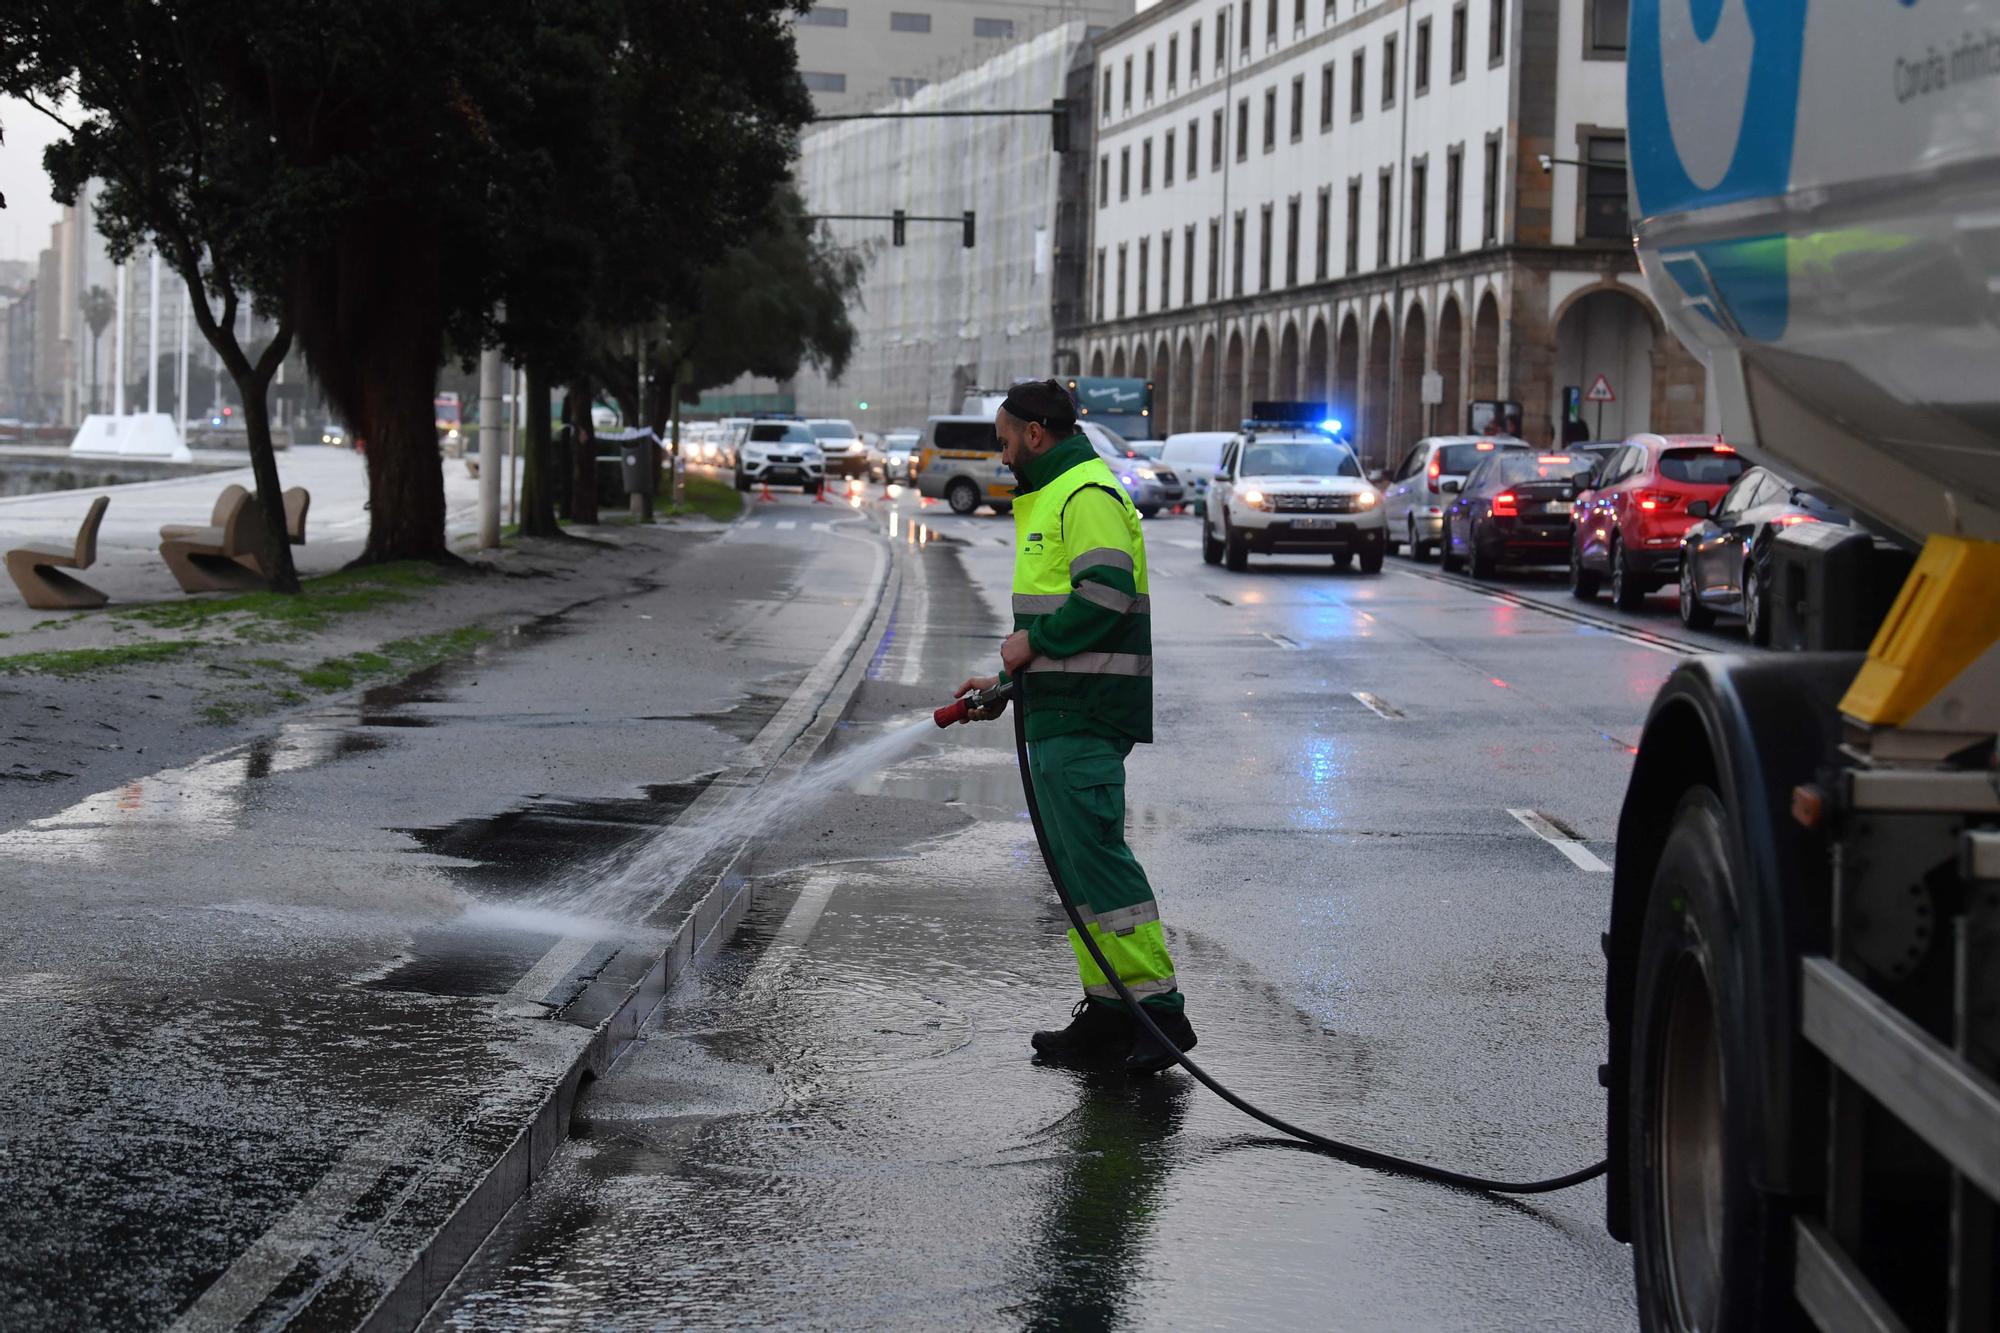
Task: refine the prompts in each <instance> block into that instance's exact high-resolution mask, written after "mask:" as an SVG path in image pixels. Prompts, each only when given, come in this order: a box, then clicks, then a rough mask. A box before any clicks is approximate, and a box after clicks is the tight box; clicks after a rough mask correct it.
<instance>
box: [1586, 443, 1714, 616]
mask: <svg viewBox="0 0 2000 1333" xmlns="http://www.w3.org/2000/svg"><path fill="white" fill-rule="evenodd" d="M1747 466H1748V465H1747V464H1746V463H1744V461H1743V459H1742V457H1741V456H1740V455H1738V454H1737V452H1736V450H1735V448H1734V447H1733V446H1731V445H1729V444H1727V443H1726V442H1724V441H1723V440H1722V439H1721V438H1720V437H1719V436H1715V435H1652V434H1644V435H1634V436H1632V437H1631V438H1630V439H1628V440H1626V441H1625V443H1624V444H1623V445H1622V446H1621V447H1620V448H1619V450H1618V452H1617V453H1615V454H1613V455H1612V456H1611V457H1610V458H1609V459H1608V460H1606V461H1605V462H1604V463H1603V464H1601V465H1600V466H1599V467H1598V469H1597V470H1596V472H1595V475H1594V476H1593V477H1592V478H1591V479H1590V480H1589V481H1588V482H1587V483H1586V485H1587V487H1588V492H1587V494H1585V495H1583V496H1582V497H1580V498H1579V500H1578V503H1577V507H1576V513H1575V515H1574V517H1573V521H1572V523H1571V533H1570V553H1569V569H1570V574H1569V587H1570V591H1571V592H1572V593H1574V594H1575V595H1576V596H1577V597H1578V598H1580V599H1582V600H1584V601H1588V600H1590V599H1591V598H1593V597H1595V596H1596V595H1597V589H1598V586H1599V585H1600V584H1601V583H1602V582H1603V581H1604V580H1605V579H1606V578H1607V577H1608V578H1609V579H1610V581H1611V600H1612V601H1613V602H1614V603H1616V604H1617V605H1618V606H1619V607H1621V608H1622V609H1624V610H1627V611H1634V610H1637V609H1638V608H1639V606H1640V605H1641V604H1643V603H1644V601H1645V600H1646V594H1647V593H1649V592H1651V591H1653V590H1654V589H1655V588H1660V587H1664V586H1665V585H1666V584H1669V583H1672V582H1674V581H1675V580H1676V579H1678V578H1679V577H1680V567H1681V536H1682V534H1684V533H1685V532H1686V531H1687V530H1688V528H1689V526H1690V525H1691V524H1692V523H1693V522H1694V521H1695V520H1694V519H1693V518H1692V517H1691V516H1690V515H1689V514H1688V508H1687V507H1688V506H1689V505H1690V504H1693V503H1694V502H1695V501H1697V500H1700V501H1704V502H1705V503H1706V504H1708V505H1711V506H1712V505H1714V504H1715V502H1716V501H1717V500H1720V499H1721V498H1722V494H1723V492H1724V491H1726V490H1728V489H1729V485H1730V483H1731V482H1733V481H1735V480H1736V479H1737V478H1738V477H1740V476H1742V475H1743V472H1744V470H1745V468H1746V467H1747Z"/></svg>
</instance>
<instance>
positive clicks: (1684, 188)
mask: <svg viewBox="0 0 2000 1333" xmlns="http://www.w3.org/2000/svg"><path fill="white" fill-rule="evenodd" d="M1805 21H1806V0H1632V22H1631V37H1630V42H1631V47H1630V50H1629V51H1628V52H1627V62H1626V94H1625V96H1626V108H1625V110H1626V119H1627V124H1628V126H1629V131H1628V132H1629V134H1630V137H1631V147H1630V154H1631V164H1632V183H1633V188H1634V193H1635V194H1636V196H1637V201H1638V205H1639V212H1640V215H1641V216H1642V217H1656V216H1659V215H1661V214H1666V213H1681V212H1690V211H1700V210H1703V209H1709V208H1714V207H1717V206H1719V205H1723V204H1731V203H1738V202H1742V201H1747V200H1755V199H1768V198H1772V197H1774V196H1777V195H1781V194H1783V193H1784V192H1785V190H1786V188H1787V186H1788V185H1789V183H1790V180H1791V170H1792V143H1793V138H1794V135H1795V133H1796V131H1797V128H1798V109H1799V74H1800V64H1801V57H1802V56H1803V54H1804V49H1805ZM1786 248H1787V247H1786V242H1785V239H1784V237H1783V236H1782V235H1775V234H1774V235H1761V236H1746V237H1741V238H1737V239H1735V240H1731V241H1725V242H1719V243H1705V244H1702V245H1698V246H1693V247H1690V248H1689V249H1688V250H1687V251H1685V252H1682V253H1683V257H1682V258H1679V259H1676V260H1675V261H1673V262H1669V263H1667V264H1666V265H1665V267H1666V268H1667V271H1668V272H1669V273H1671V274H1672V275H1673V277H1674V279H1675V281H1677V282H1679V283H1680V284H1681V285H1682V287H1683V288H1684V289H1685V290H1686V291H1687V294H1688V297H1689V299H1690V301H1691V302H1692V304H1693V305H1694V306H1695V308H1696V309H1698V310H1701V311H1702V312H1703V313H1704V314H1706V315H1708V316H1709V317H1710V318H1713V319H1717V320H1718V322H1722V323H1726V324H1731V325H1733V326H1735V327H1737V328H1738V329H1740V330H1741V331H1742V332H1743V333H1744V334H1746V335H1747V336H1749V337H1751V338H1756V339H1770V338H1776V337H1778V336H1779V335H1780V334H1782V333H1783V332H1784V329H1785V323H1786V319H1787V316H1788V309H1787V307H1788V305H1789V301H1788V292H1787V281H1786V277H1787V274H1786Z"/></svg>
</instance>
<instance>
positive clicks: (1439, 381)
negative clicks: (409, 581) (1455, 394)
mask: <svg viewBox="0 0 2000 1333" xmlns="http://www.w3.org/2000/svg"><path fill="white" fill-rule="evenodd" d="M1422 397H1423V401H1424V402H1425V403H1427V404H1431V405H1435V404H1438V403H1441V402H1443V401H1444V376H1443V375H1442V374H1441V373H1439V372H1438V371H1435V370H1429V371H1425V372H1424V383H1423V394H1422Z"/></svg>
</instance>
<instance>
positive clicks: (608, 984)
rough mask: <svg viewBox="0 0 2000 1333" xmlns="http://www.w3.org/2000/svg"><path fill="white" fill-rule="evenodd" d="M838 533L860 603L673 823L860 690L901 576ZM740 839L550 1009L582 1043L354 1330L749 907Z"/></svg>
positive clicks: (375, 1319)
mask: <svg viewBox="0 0 2000 1333" xmlns="http://www.w3.org/2000/svg"><path fill="white" fill-rule="evenodd" d="M842 535H843V536H847V537H848V539H849V540H865V541H868V542H870V543H871V544H872V545H874V546H875V548H876V555H877V564H876V569H875V572H874V575H873V576H872V578H871V580H870V584H869V588H868V590H867V591H866V592H865V593H863V594H862V596H861V598H860V599H859V601H860V608H859V609H858V610H857V612H856V614H855V617H854V619H853V621H852V622H850V625H849V628H848V630H847V631H846V632H845V633H844V634H843V635H842V636H841V638H840V639H839V640H838V641H836V642H835V643H834V644H833V646H832V647H831V648H829V649H828V650H827V652H826V654H825V655H824V656H823V657H821V659H820V661H819V663H818V664H817V665H815V666H814V667H813V669H812V670H811V671H810V672H808V673H807V675H806V679H805V680H804V681H803V682H801V684H800V686H799V688H798V689H797V690H795V691H794V692H793V694H792V696H791V697H790V698H788V699H787V700H786V701H785V704H784V705H783V706H782V707H781V708H780V709H779V710H778V712H777V714H776V715H775V716H773V717H772V719H771V721H770V722H769V723H768V724H766V726H765V728H764V730H763V731H762V732H760V733H759V734H758V736H757V738H756V740H754V741H753V742H751V754H750V756H749V758H748V759H747V760H746V761H745V762H743V763H741V764H739V765H737V766H736V767H734V768H732V769H730V770H728V771H727V772H725V773H724V774H723V775H722V776H721V777H719V778H718V779H717V780H716V781H714V782H712V783H710V784H709V786H708V788H707V789H706V790H705V791H704V792H703V796H702V799H700V800H697V801H696V802H695V803H694V804H693V805H691V806H689V807H688V808H687V810H685V811H683V812H682V814H681V816H680V818H681V819H683V820H686V819H699V818H701V817H702V815H703V814H704V813H705V809H704V803H705V802H707V798H708V797H709V795H710V794H711V793H715V794H716V798H715V802H714V803H715V804H719V803H720V802H721V801H722V800H723V799H725V797H726V795H728V794H733V793H735V792H738V791H741V790H743V789H745V788H746V787H754V786H759V785H762V784H763V783H765V782H768V781H770V780H771V779H772V778H773V777H777V776H780V775H784V774H789V773H792V772H796V771H798V770H799V769H802V768H804V767H805V765H806V764H807V763H808V762H809V761H810V760H811V759H812V757H813V755H814V754H815V753H817V752H818V750H819V748H820V745H821V744H822V743H823V742H824V741H825V740H826V738H827V736H828V735H829V734H831V732H832V730H833V728H834V726H835V725H836V724H837V723H838V722H839V720H840V716H841V714H842V713H843V712H844V711H845V710H846V707H847V703H848V701H849V700H850V699H851V698H852V697H853V695H854V692H855V690H856V689H858V688H859V687H860V684H861V681H862V679H863V677H864V675H865V674H866V671H867V668H868V664H869V661H870V659H871V657H872V656H873V654H872V645H873V644H875V643H876V642H877V641H879V640H880V638H881V637H882V634H883V632H884V631H885V630H886V628H887V625H888V620H889V617H890V614H891V613H892V612H893V610H894V608H895V603H896V596H895V594H896V592H897V591H898V590H899V588H900V586H901V581H902V573H901V569H900V567H899V564H898V561H897V558H896V555H895V553H894V552H893V551H892V549H891V548H890V546H889V544H888V543H887V542H886V541H885V540H882V539H879V538H875V537H868V538H861V537H856V536H852V535H849V534H842ZM677 822H678V821H677ZM748 843H749V839H748V838H745V839H743V840H740V841H738V842H737V843H735V844H734V845H733V846H731V847H729V848H728V849H727V850H726V852H724V853H722V854H720V856H719V857H711V858H710V859H709V860H708V861H706V862H704V863H703V865H702V866H696V867H690V868H689V873H688V875H686V876H684V877H683V879H682V881H681V882H680V884H678V885H676V886H675V887H674V889H673V890H672V892H671V893H670V895H669V899H668V908H669V910H677V911H680V912H681V913H682V915H681V920H680V924H679V925H678V926H677V927H675V928H674V930H673V934H672V938H671V940H670V941H669V942H668V944H667V945H666V946H665V947H664V948H663V949H661V950H660V951H659V952H658V953H656V954H655V953H652V952H651V951H648V952H647V953H636V952H630V951H626V952H621V953H618V954H614V955H613V956H612V957H611V958H610V959H609V960H607V961H606V962H605V963H604V965H603V966H602V967H601V968H600V969H599V970H598V971H597V973H596V974H595V976H593V977H592V978H590V980H589V981H588V983H587V984H586V985H585V986H584V988H583V990H582V991H581V992H580V993H579V994H577V995H576V997H575V998H574V999H571V1000H570V1001H569V1002H568V1003H566V1004H565V1005H564V1006H563V1008H562V1009H561V1010H560V1011H558V1012H557V1013H556V1014H555V1015H553V1020H554V1021H558V1022H565V1023H571V1024H574V1025H576V1026H580V1027H584V1028H588V1029H590V1031H591V1034H592V1035H591V1039H590V1043H589V1045H588V1046H586V1047H585V1048H584V1050H583V1051H582V1052H581V1053H580V1054H579V1055H578V1056H577V1058H576V1059H575V1060H574V1061H573V1062H572V1063H571V1064H570V1066H569V1068H568V1069H566V1070H565V1071H564V1072H563V1074H562V1076H561V1077H560V1078H559V1079H557V1081H556V1084H555V1086H554V1087H553V1088H551V1089H550V1091H549V1094H548V1096H547V1097H546V1098H545V1099H544V1100H543V1102H542V1104H541V1106H540V1107H539V1108H538V1109H537V1110H536V1112H535V1114H534V1115H533V1117H532V1118H531V1119H530V1120H529V1121H528V1123H527V1124H525V1125H523V1126H522V1128H521V1130H520V1132H519V1133H518V1134H517V1135H516V1136H515V1138H514V1140H513V1142H512V1143H511V1144H509V1146H508V1147H507V1149H506V1150H505V1151H504V1152H503V1153H502V1154H501V1156H500V1159H499V1160H498V1161H497V1162H495V1163H494V1164H493V1165H492V1166H491V1167H489V1168H488V1169H487V1171H486V1172H485V1174H484V1175H483V1176H482V1177H481V1178H480V1180H479V1182H478V1184H477V1185H475V1186H474V1187H473V1189H472V1191H471V1192H470V1193H469V1194H468V1195H467V1196H466V1197H465V1199H464V1200H463V1201H461V1202H460V1203H459V1205H458V1207H457V1208H455V1209H454V1210H453V1211H452V1213H451V1215H450V1217H448V1218H447V1219H446V1220H445V1221H444V1222H443V1223H442V1224H441V1225H440V1226H439V1227H438V1228H437V1229H436V1231H434V1232H433V1233H432V1235H431V1237H430V1239H429V1240H428V1241H426V1242H425V1243H424V1245H423V1246H422V1247H421V1248H420V1249H419V1250H418V1251H417V1252H416V1253H414V1254H413V1255H411V1256H410V1262H409V1265H408V1266H407V1267H406V1268H405V1269H404V1271H403V1273H402V1276H401V1277H399V1278H397V1279H396V1280H395V1281H394V1282H393V1283H392V1284H391V1285H390V1287H389V1290H388V1291H387V1292H386V1293H385V1294H384V1295H383V1296H382V1297H381V1299H380V1300H379V1301H378V1302H377V1303H376V1305H375V1307H374V1308H373V1309H372V1310H370V1311H369V1313H368V1315H367V1317H366V1318H364V1319H363V1320H362V1321H361V1323H360V1324H359V1325H358V1327H359V1328H360V1329H363V1330H366V1331H367V1333H378V1331H385V1330H392V1329H413V1328H415V1327H416V1326H417V1325H418V1324H419V1323H420V1322H421V1321H422V1320H423V1318H424V1317H425V1315H426V1314H427V1313H428V1312H429V1311H430V1309H431V1307H432V1306H433V1305H435V1304H436V1303H437V1301H438V1299H439V1298H440V1297H441V1296H443V1295H444V1294H445V1292H446V1290H447V1289H448V1288H449V1287H450V1286H451V1284H452V1282H453V1281H454V1280H455V1279H456V1278H457V1276H458V1274H459V1271H460V1270H461V1269H463V1268H464V1266H465V1264H466V1263H467V1261H468V1260H470V1259H471V1258H472V1256H473V1254H474V1252H476V1251H477V1250H478V1249H479V1247H480V1246H481V1245H482V1244H484V1243H485V1241H486V1238H487V1237H488V1236H489V1235H490V1234H491V1233H492V1231H493V1229H494V1227H496V1226H497V1225H498V1224H499V1223H500V1221H501V1219H502V1218H504V1217H505V1216H506V1215H507V1213H508V1211H509V1210H511V1209H512V1208H513V1206H514V1205H515V1203H517V1202H518V1201H519V1200H520V1199H521V1198H522V1197H523V1196H525V1195H526V1194H527V1193H528V1191H529V1190H530V1189H531V1188H533V1186H534V1183H535V1181H536V1180H538V1179H540V1177H541V1175H542V1173H543V1171H544V1170H545V1169H546V1168H547V1166H548V1163H549V1159H550V1158H552V1157H553V1156H554V1155H555V1152H556V1149H557V1148H558V1147H560V1146H561V1145H562V1143H563V1142H564V1141H565V1140H566V1139H567V1138H568V1137H569V1132H570V1117H571V1115H572V1113H573V1111H574V1109H575V1106H576V1098H577V1094H578V1093H579V1092H580V1091H581V1090H582V1087H583V1084H584V1081H585V1079H586V1078H591V1079H594V1078H597V1077H599V1076H600V1075H602V1074H603V1073H604V1072H605V1071H606V1070H608V1069H609V1068H610V1067H611V1065H612V1064H613V1063H615V1062H616V1061H617V1059H618V1057H619V1056H620V1055H622V1054H623V1053H624V1050H625V1048H626V1047H627V1046H628V1045H629V1044H630V1043H631V1042H632V1041H633V1040H634V1039H635V1038H636V1037H637V1036H638V1034H639V1030H640V1029H641V1028H642V1027H643V1026H644V1025H645V1023H646V1021H647V1019H648V1018H650V1017H651V1015H652V1013H653V1011H654V1010H655V1009H657V1008H658V1007H659V1005H660V1004H661V1003H662V1002H663V1001H664V1000H665V998H666V996H667V993H668V992H669V991H670V990H671V989H672V988H673V986H674V985H675V983H676V982H677V981H678V980H679V979H680V977H681V976H682V975H683V973H684V972H685V971H686V969H687V968H688V966H689V965H690V964H691V963H693V962H694V961H695V960H696V959H697V958H699V957H700V956H702V955H703V954H704V953H706V952H708V951H709V950H711V949H713V948H714V947H716V946H717V945H719V944H720V943H721V941H722V940H723V939H724V938H725V937H726V936H727V935H728V933H729V931H730V930H731V929H733V928H734V927H735V926H736V924H737V923H738V922H740V921H741V920H742V919H743V916H744V914H745V913H746V912H748V910H749V908H750V903H751V900H752V898H753V896H754V895H753V892H752V890H751V888H750V885H749V882H748V881H747V880H746V879H745V878H744V877H743V876H742V875H741V874H740V873H739V872H738V870H737V863H738V861H739V860H740V859H741V857H742V854H743V851H744V849H745V847H747V845H748ZM717 859H720V860H721V861H722V865H721V867H720V869H718V870H715V871H713V872H712V873H708V874H701V873H699V872H701V871H702V870H703V869H704V868H705V867H707V866H712V865H714V864H715V862H716V860H717ZM691 880H692V881H694V882H693V883H690V881H691ZM557 947H558V948H560V947H562V946H561V945H558V946H557ZM531 1021H550V1020H546V1019H539V1020H531ZM386 1221H387V1219H385V1222H386ZM298 1317H299V1318H300V1319H301V1320H302V1321H303V1323H304V1324H306V1325H317V1324H319V1323H320V1322H322V1320H321V1319H320V1318H317V1317H315V1311H314V1309H313V1307H312V1306H310V1305H308V1306H307V1307H306V1308H305V1309H303V1310H301V1311H300V1312H299V1316H298Z"/></svg>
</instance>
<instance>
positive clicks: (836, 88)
mask: <svg viewBox="0 0 2000 1333" xmlns="http://www.w3.org/2000/svg"><path fill="white" fill-rule="evenodd" d="M799 77H800V78H801V79H804V80H805V84H806V88H807V89H808V90H809V91H811V92H816V93H844V92H846V91H847V76H846V75H845V74H821V73H817V72H815V71H813V70H809V69H808V70H801V71H800V72H799Z"/></svg>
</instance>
